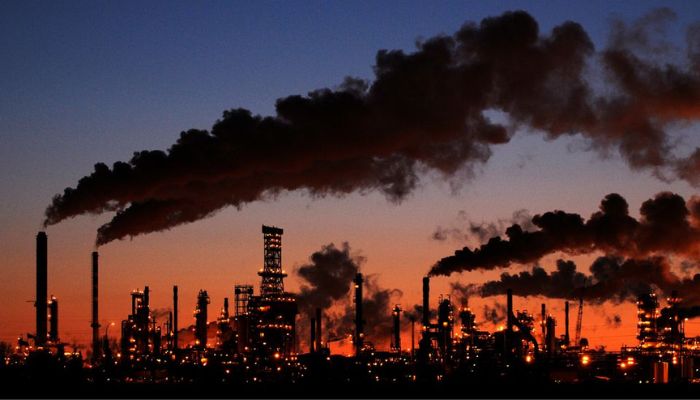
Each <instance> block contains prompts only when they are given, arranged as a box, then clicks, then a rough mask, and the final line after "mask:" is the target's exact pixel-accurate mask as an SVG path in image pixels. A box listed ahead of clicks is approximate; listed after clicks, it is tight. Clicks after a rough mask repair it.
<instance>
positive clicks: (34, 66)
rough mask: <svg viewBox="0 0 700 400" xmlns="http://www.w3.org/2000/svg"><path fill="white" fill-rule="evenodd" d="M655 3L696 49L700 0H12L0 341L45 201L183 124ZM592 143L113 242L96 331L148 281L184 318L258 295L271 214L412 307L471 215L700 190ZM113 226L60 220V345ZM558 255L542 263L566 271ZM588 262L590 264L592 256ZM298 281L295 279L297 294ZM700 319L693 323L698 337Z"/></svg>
mask: <svg viewBox="0 0 700 400" xmlns="http://www.w3.org/2000/svg"><path fill="white" fill-rule="evenodd" d="M659 6H668V7H670V8H671V9H673V10H674V11H675V12H676V13H677V14H678V19H677V24H674V25H673V26H672V29H671V31H670V36H669V37H670V39H671V40H672V41H673V43H675V44H677V45H678V46H682V43H681V39H682V37H683V32H682V27H683V26H685V25H687V24H688V23H689V22H692V21H694V20H695V19H696V18H697V17H698V16H700V5H699V4H698V3H697V2H693V1H678V2H651V1H634V2H633V1H629V2H609V1H585V2H572V1H547V2H544V1H542V2H534V3H529V2H508V1H501V2H476V1H473V2H472V1H466V2H465V1H460V2H448V1H442V2H435V3H433V2H413V1H401V2H389V1H387V2H359V1H358V2H349V3H346V2H316V1H304V2H301V1H299V2H223V1H222V2H179V1H162V2H160V1H149V2H147V3H143V2H123V1H120V2H116V1H112V2H106V1H85V2H81V1H73V2H70V3H67V2H49V1H44V2H31V1H22V2H20V1H5V2H2V3H0V72H1V73H0V88H1V90H0V171H2V172H1V173H0V193H1V195H0V271H1V272H2V277H1V278H0V303H1V304H3V307H0V340H5V341H14V340H15V339H16V337H17V335H18V334H26V333H27V332H32V331H33V330H34V322H33V321H34V315H33V312H34V308H33V306H32V303H31V301H32V299H33V298H34V276H35V275H34V237H35V234H36V232H37V231H38V230H39V229H40V228H41V222H42V219H43V218H42V217H43V212H44V209H45V208H46V206H47V205H48V204H49V202H50V200H51V198H52V196H53V195H55V194H57V193H59V192H61V191H62V190H63V189H64V188H65V187H67V186H73V185H75V183H76V182H77V180H78V179H79V178H80V177H82V176H83V175H85V174H87V173H89V172H90V171H91V170H92V166H93V164H95V163H96V162H100V161H102V162H106V163H108V164H111V163H112V162H114V161H117V160H125V159H128V158H130V157H131V155H132V153H133V152H134V151H137V150H142V149H165V148H167V147H168V146H170V145H171V144H172V143H173V142H174V140H175V139H176V138H177V136H178V134H179V132H180V131H183V130H186V129H189V128H202V129H209V128H210V127H211V125H212V123H213V122H214V121H215V120H216V119H217V118H219V117H220V115H221V113H222V111H223V110H225V109H229V108H234V107H245V108H248V109H250V110H252V111H253V112H256V113H261V114H266V115H267V114H271V113H273V112H274V101H275V100H276V99H277V98H279V97H282V96H286V95H290V94H304V93H307V92H308V91H311V90H314V89H317V88H321V87H333V86H335V85H337V84H339V83H340V82H341V81H342V79H343V78H344V77H345V76H348V75H351V76H357V77H361V78H366V79H369V78H372V65H373V61H374V56H375V54H376V51H377V50H379V49H383V48H386V49H404V50H407V51H411V50H412V49H413V48H414V43H415V40H416V39H417V38H420V37H429V36H433V35H435V34H439V33H448V34H449V33H452V32H454V31H455V30H457V29H458V28H459V26H460V25H461V24H462V23H464V22H465V21H467V20H471V21H479V20H481V19H482V18H483V17H486V16H492V15H498V14H500V13H502V12H504V11H506V10H512V9H524V10H526V11H528V12H529V13H531V14H532V15H533V16H534V17H535V18H536V19H537V20H538V21H539V23H540V31H541V32H547V31H549V30H550V29H551V28H552V27H553V26H555V25H557V24H560V23H562V22H564V21H565V20H568V19H571V20H574V21H577V22H579V23H581V24H582V25H583V27H584V28H585V29H586V31H587V32H588V33H589V35H590V36H591V39H592V40H593V42H594V43H595V45H596V47H597V48H601V47H602V46H604V44H605V42H606V38H607V32H608V27H609V23H610V21H611V18H612V17H618V18H622V19H624V20H632V19H634V18H637V17H639V16H641V15H643V14H645V13H646V12H648V11H650V10H652V9H654V8H656V7H659ZM697 128H698V127H697V126H682V127H678V135H681V136H683V137H684V140H686V141H688V142H689V143H695V142H697V140H698V138H697V136H698V135H697ZM583 148H585V143H584V142H582V141H581V139H580V138H576V137H574V138H569V139H558V140H555V141H544V140H542V139H541V138H540V137H539V136H532V135H527V134H524V135H517V136H516V137H515V138H514V139H513V140H512V141H511V142H510V143H508V144H506V145H501V146H498V147H494V155H493V157H492V159H491V160H490V161H489V163H488V164H486V165H484V167H483V168H482V169H481V170H479V171H478V173H477V174H476V176H475V177H473V178H470V179H468V178H467V177H465V178H464V185H463V187H461V188H460V189H459V190H458V191H456V192H455V191H453V190H452V189H451V188H450V186H449V185H448V184H447V183H445V182H439V181H434V180H430V179H428V180H424V183H423V185H422V186H421V187H420V188H419V190H417V191H416V192H415V193H413V194H412V195H411V196H409V197H408V198H407V199H406V200H404V201H403V202H402V203H401V204H399V205H396V204H392V203H390V202H388V201H386V200H385V198H384V197H382V196H381V195H379V194H376V193H374V194H368V195H364V196H363V195H351V196H348V197H345V198H341V199H338V198H323V199H311V198H309V197H308V196H305V195H304V194H301V193H284V194H282V195H280V196H279V198H277V199H275V200H271V201H265V202H258V203H253V204H250V205H247V206H245V207H244V208H243V209H241V210H236V209H233V208H228V209H225V210H223V211H222V212H219V213H218V214H216V215H215V216H214V217H212V218H209V219H206V220H203V221H199V222H196V223H193V224H188V225H185V226H182V227H178V228H176V229H173V230H171V231H167V232H163V233H155V234H150V235H147V236H139V237H136V238H134V239H133V240H131V241H130V240H125V241H118V242H113V243H110V244H108V245H106V246H104V247H102V248H101V249H100V254H101V261H102V264H101V274H102V275H101V289H100V290H101V303H100V315H101V322H102V324H103V326H105V325H106V324H108V323H109V321H115V322H118V321H120V320H121V319H123V318H125V316H126V314H127V313H128V310H129V304H130V303H129V302H130V300H129V292H130V290H131V289H134V288H137V287H139V288H143V286H144V285H149V286H150V287H151V289H152V290H153V295H152V299H153V303H154V304H153V305H154V307H156V308H160V307H167V306H169V301H170V288H171V286H172V285H173V284H177V285H179V287H180V299H181V303H180V304H181V310H182V311H181V316H180V319H181V321H183V322H182V324H183V325H184V324H185V323H187V322H189V321H190V319H189V318H190V315H189V314H188V313H189V310H192V309H194V304H195V300H196V299H195V296H196V293H197V291H198V290H199V289H200V288H204V289H207V290H208V292H209V294H210V296H211V298H212V306H213V309H214V310H216V309H218V308H219V307H220V306H221V304H222V302H223V297H225V296H229V297H233V294H232V291H233V290H232V288H233V285H234V284H236V283H253V284H255V285H256V290H257V285H258V282H259V278H258V277H257V276H256V275H255V274H256V271H257V270H258V269H259V268H260V266H261V264H262V237H261V233H260V225H261V224H272V225H276V226H281V227H283V228H284V229H285V235H284V237H283V244H284V250H283V263H284V265H285V269H286V270H287V271H293V269H294V267H295V266H299V265H301V264H303V263H304V262H306V261H307V259H308V256H309V255H310V254H311V253H312V252H313V251H316V250H318V249H320V248H321V246H322V245H324V244H327V243H330V242H334V243H336V244H340V243H341V242H343V241H348V242H349V243H350V246H351V247H352V249H354V250H356V251H358V252H360V253H361V254H362V255H364V256H365V257H367V262H366V264H365V265H363V272H365V273H369V274H378V275H379V281H380V283H381V284H382V285H383V286H385V287H391V288H398V289H401V290H402V291H403V298H402V299H401V300H400V302H401V303H402V304H405V305H411V304H414V303H417V302H418V301H419V295H420V278H421V277H422V276H423V275H424V274H425V273H426V271H427V269H428V268H429V267H430V265H432V264H433V263H434V262H435V261H436V260H437V259H439V258H441V257H443V256H446V255H450V254H452V252H453V251H454V250H455V249H457V248H461V247H462V246H464V243H457V242H453V241H446V242H436V241H434V240H431V238H430V236H431V234H432V232H433V231H434V230H435V228H436V226H438V225H442V226H452V225H455V224H458V223H459V220H458V218H457V217H458V213H459V212H460V211H462V210H463V211H465V212H466V214H467V215H468V216H469V217H470V218H471V219H473V220H476V221H482V220H483V221H493V220H496V219H498V218H507V217H509V216H510V215H511V213H512V212H513V211H515V210H517V209H522V208H525V209H528V210H529V211H530V212H531V213H532V214H535V213H538V212H543V211H547V210H551V209H556V208H558V209H564V210H566V211H570V212H578V213H582V214H583V215H585V216H588V215H590V214H591V213H592V212H594V211H595V210H596V209H597V206H598V203H599V201H600V199H601V198H602V197H603V196H604V195H606V194H608V193H611V192H617V193H620V194H622V195H623V196H624V197H625V198H627V200H628V201H629V203H630V209H631V210H632V211H633V214H634V215H638V212H637V211H638V209H639V206H640V204H641V202H642V201H644V200H646V199H648V198H650V197H652V196H653V195H654V194H655V193H657V192H659V191H664V190H669V191H673V192H676V193H679V194H681V195H682V196H684V197H685V198H688V197H689V196H690V195H692V194H694V193H696V191H695V190H693V188H692V187H690V186H689V185H687V184H686V183H684V182H670V183H665V182H662V181H660V180H658V179H656V178H654V177H652V176H650V174H648V173H646V172H635V171H631V170H630V169H629V168H628V167H627V166H626V164H624V163H623V162H622V161H621V160H620V158H619V157H618V156H617V155H615V154H613V155H611V157H609V158H607V159H602V158H601V157H600V156H599V155H598V154H597V153H593V152H589V151H582V150H581V149H583ZM689 148H690V146H689ZM108 217H109V216H107V215H102V216H91V217H79V218H76V219H74V220H71V221H67V222H64V223H61V224H59V225H56V226H52V227H50V228H49V229H48V231H47V233H48V235H49V292H50V293H53V294H54V295H56V296H57V297H58V298H59V303H60V307H61V312H60V314H61V322H60V323H61V325H60V336H61V338H62V339H63V340H64V341H67V342H69V343H71V342H74V341H76V342H87V341H88V338H89V335H90V327H89V319H90V304H89V300H90V292H89V290H90V286H89V279H90V276H89V271H90V264H89V263H90V252H91V251H92V250H93V243H94V239H95V230H96V228H97V227H98V226H100V225H101V224H102V223H104V222H106V221H107V220H108ZM555 259H556V256H552V257H547V258H545V259H544V260H542V262H541V264H542V265H543V266H545V267H546V268H548V269H551V268H552V267H553V262H554V260H555ZM577 260H579V261H581V262H580V265H579V270H581V269H583V270H586V269H587V263H586V262H588V261H590V260H591V258H590V257H580V258H577ZM521 268H523V267H514V268H512V269H513V270H514V271H518V270H520V269H521ZM527 268H529V266H527ZM500 272H502V271H494V272H489V273H480V272H472V273H468V274H467V273H465V274H461V275H459V276H452V277H450V278H436V279H434V280H433V282H434V283H433V293H434V294H435V295H437V294H439V293H447V291H448V283H449V282H451V281H454V280H460V281H461V282H465V283H466V282H480V281H483V280H485V279H489V278H494V277H496V276H497V275H498V274H499V273H500ZM297 287H298V280H297V279H296V278H295V277H294V276H291V277H290V278H289V279H288V280H287V288H288V289H290V290H295V289H296V288H297ZM435 301H436V298H435V297H434V298H433V302H435ZM493 301H503V299H501V298H496V297H494V298H489V299H486V300H478V299H475V300H473V301H472V306H473V308H475V309H478V308H479V307H481V306H482V305H483V304H491V303H493ZM540 302H542V299H521V298H518V299H516V307H517V308H528V309H530V310H531V311H536V310H538V309H539V307H538V304H539V303H540ZM547 303H548V304H550V308H551V309H552V310H554V311H557V312H560V310H561V309H562V308H563V305H562V304H560V303H563V302H562V301H558V300H557V301H547ZM215 314H216V312H211V313H210V315H215ZM613 314H620V315H621V317H622V325H621V326H620V327H618V328H615V329H612V328H610V327H608V326H606V323H605V319H606V316H611V315H613ZM477 318H478V319H481V313H480V312H477ZM634 318H635V315H634V311H633V307H632V306H631V305H619V306H613V305H608V306H605V307H590V308H588V310H587V313H586V315H585V317H584V319H585V322H586V323H585V325H584V336H588V337H589V339H590V341H591V344H592V345H601V344H607V345H608V346H609V348H615V347H617V346H619V345H620V344H622V343H626V344H634V343H635V342H636V341H635V339H634V336H635V324H636V321H635V319H634ZM696 328H700V325H698V323H697V322H694V321H691V322H690V324H689V328H688V331H689V333H691V334H695V333H697V332H698V331H700V329H696ZM116 330H117V329H114V331H113V332H114V333H116Z"/></svg>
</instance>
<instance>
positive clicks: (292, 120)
mask: <svg viewBox="0 0 700 400" xmlns="http://www.w3.org/2000/svg"><path fill="white" fill-rule="evenodd" d="M669 15H670V11H668V10H661V11H657V12H655V13H652V14H651V15H649V16H647V17H645V18H644V19H642V20H640V21H638V22H636V23H634V24H632V25H626V24H624V23H622V22H619V23H617V24H616V25H615V26H614V30H613V33H612V35H611V40H610V44H609V45H608V46H607V47H606V48H604V49H602V50H601V51H596V50H595V49H594V46H593V44H592V42H591V40H590V38H589V37H588V34H587V33H586V32H585V31H584V30H583V28H582V27H581V26H580V25H579V24H577V23H575V22H570V21H567V22H564V23H562V24H561V25H559V26H556V27H554V28H553V29H552V30H551V31H550V32H545V33H543V32H540V30H539V27H538V24H537V21H535V20H534V19H533V18H532V17H531V16H530V15H529V14H527V13H526V12H523V11H515V12H507V13H504V14H502V15H500V16H497V17H489V18H485V19H483V20H482V21H481V22H480V23H479V24H476V23H473V22H467V23H465V24H464V25H463V26H462V27H461V28H460V29H459V30H458V31H457V32H456V33H454V34H453V35H451V36H448V35H439V36H435V37H432V38H429V39H427V40H424V41H421V42H420V43H418V45H417V50H416V51H415V52H413V53H405V52H403V51H401V50H380V51H379V52H378V53H377V56H376V59H375V64H374V74H375V77H374V80H373V81H371V82H365V81H362V80H359V79H355V78H346V79H345V81H344V82H343V83H342V84H341V85H340V86H339V87H337V88H335V89H319V90H315V91H312V92H310V93H309V94H308V95H306V96H300V95H294V96H289V97H285V98H281V99H279V100H277V102H276V114H275V115H274V116H267V117H263V116H259V115H253V114H252V113H251V112H250V111H248V110H246V109H242V108H238V109H232V110H229V111H225V112H224V113H223V116H222V118H221V119H220V120H218V121H216V123H214V125H213V127H212V128H211V130H210V131H206V130H199V129H190V130H187V131H184V132H182V133H181V134H180V137H179V139H178V140H177V141H176V142H175V144H173V145H172V146H171V147H170V148H169V149H168V150H167V151H160V150H154V151H139V152H136V153H134V156H133V157H132V158H131V159H130V160H129V161H128V162H117V163H115V164H114V165H113V166H112V167H111V168H110V167H109V166H107V165H105V164H103V163H98V164H96V165H95V170H94V171H93V172H92V173H91V174H90V175H87V176H85V177H83V178H82V179H80V180H79V181H78V183H77V185H76V186H75V187H68V188H66V189H65V190H64V191H63V193H61V194H58V195H56V196H55V197H54V199H53V201H52V203H51V205H50V206H49V207H48V208H47V210H46V213H45V217H46V218H45V221H44V224H45V225H53V224H56V223H59V222H61V221H63V220H65V219H67V218H71V217H74V216H78V215H83V214H101V213H104V212H116V214H115V215H114V217H113V218H112V220H111V221H110V222H108V223H106V224H105V225H103V226H101V227H100V228H99V229H98V234H97V240H96V242H97V245H102V244H105V243H109V242H110V241H112V240H116V239H121V238H124V237H127V236H128V237H132V236H136V235H139V234H145V233H149V232H155V231H162V230H167V229H170V228H173V227H175V226H178V225H180V224H185V223H189V222H193V221H197V220H199V219H202V218H205V217H208V216H211V215H213V214H214V213H216V212H217V211H219V210H220V209H222V208H224V207H226V206H235V207H237V208H240V207H243V206H244V205H245V204H247V203H250V202H254V201H258V200H261V199H266V198H271V197H274V196H275V195H277V194H279V193H281V192H284V191H295V190H303V191H306V192H308V193H309V194H310V195H312V196H325V195H333V196H343V195H346V194H349V193H358V192H359V193H367V192H370V191H380V192H382V193H384V194H385V195H386V197H387V198H388V199H389V200H391V201H400V200H401V199H403V198H405V197H406V196H407V195H408V194H409V193H411V191H412V190H413V189H414V188H415V187H416V185H417V184H418V183H419V181H420V177H421V176H423V173H424V172H426V171H427V172H431V171H432V172H437V174H438V175H441V176H443V177H445V178H446V179H457V178H456V177H459V176H468V175H469V174H468V173H467V174H464V173H463V172H465V171H466V172H469V171H471V170H472V169H473V168H474V167H476V166H479V165H480V164H483V163H485V162H486V161H488V159H489V157H490V155H491V149H492V146H494V145H498V144H503V143H507V142H508V141H509V140H510V139H511V137H512V136H513V135H514V134H515V132H516V131H518V130H519V128H531V129H523V130H527V131H534V132H538V133H540V134H542V135H544V136H545V137H546V138H557V137H560V136H565V135H574V134H579V135H581V136H582V137H583V138H585V139H586V140H588V141H589V142H590V144H591V147H592V148H595V149H597V150H599V151H600V152H601V154H604V155H605V154H608V153H610V152H611V151H613V152H615V151H616V152H619V153H620V155H621V156H622V157H623V158H624V159H625V160H626V162H627V163H628V164H629V166H630V167H631V168H633V169H637V170H646V171H652V172H654V173H656V174H657V175H659V176H662V175H664V174H665V175H668V177H671V178H680V179H684V180H687V181H688V182H690V183H691V184H694V185H700V180H699V179H698V178H697V177H698V176H700V174H698V173H697V172H698V171H700V149H696V150H695V151H694V152H693V153H692V154H691V155H690V156H689V157H687V158H678V156H676V155H674V153H673V151H674V150H675V145H674V142H673V141H672V140H671V139H670V137H669V134H668V132H667V128H668V127H669V126H671V125H673V124H677V123H678V122H686V121H691V122H692V121H696V120H697V119H698V116H699V115H700V76H699V72H698V71H700V69H698V68H696V66H695V64H693V63H694V62H696V61H697V59H698V57H699V54H698V46H697V41H696V40H695V39H696V37H697V35H688V38H689V46H688V51H687V61H684V62H683V63H682V64H679V65H676V64H673V63H671V62H670V61H669V60H665V59H664V60H661V62H656V61H655V60H654V59H653V58H649V57H646V55H648V54H661V53H659V52H658V51H657V49H656V47H655V46H653V43H654V41H653V40H651V38H655V37H658V36H662V35H659V34H658V32H656V27H657V26H658V25H659V24H658V22H659V21H661V22H664V21H667V20H668V18H669ZM649 27H651V28H654V29H653V31H651V32H650V30H649ZM594 63H602V68H600V70H601V71H604V72H603V74H602V76H593V77H591V76H588V75H590V74H588V71H590V68H588V67H589V66H590V64H594ZM601 81H602V84H603V86H604V87H605V91H604V92H603V93H596V91H595V90H593V85H592V82H596V83H600V82H601ZM491 110H497V111H500V112H502V113H504V115H506V116H507V117H508V118H509V120H510V121H509V123H508V124H506V125H501V124H498V123H496V122H494V121H491V120H490V119H489V118H488V117H487V112H488V111H491ZM431 175H432V174H431ZM453 182H454V181H453ZM573 222H574V223H575V222H576V221H573Z"/></svg>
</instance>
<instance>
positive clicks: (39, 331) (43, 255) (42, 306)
mask: <svg viewBox="0 0 700 400" xmlns="http://www.w3.org/2000/svg"><path fill="white" fill-rule="evenodd" d="M47 242H48V239H47V237H46V232H39V233H38V234H37V235H36V299H35V302H34V306H35V307H36V334H35V336H34V343H35V345H36V347H41V346H44V345H45V344H46V337H47V332H46V322H47V310H46V307H47V301H46V295H47V292H48V288H47V286H48V277H47V275H48V243H47Z"/></svg>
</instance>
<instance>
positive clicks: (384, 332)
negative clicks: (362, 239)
mask: <svg viewBox="0 0 700 400" xmlns="http://www.w3.org/2000/svg"><path fill="white" fill-rule="evenodd" d="M309 261H310V263H308V264H304V265H302V266H301V267H299V268H298V269H297V270H296V274H297V275H298V276H299V278H301V279H302V284H301V287H300V290H299V293H298V295H297V301H298V304H299V309H300V314H301V315H302V319H301V321H300V324H299V327H300V332H301V341H302V342H306V341H307V340H308V338H307V337H308V334H307V333H308V325H309V324H308V320H309V318H310V317H312V316H313V314H314V312H315V309H316V308H321V309H323V310H324V317H325V318H324V321H323V324H324V325H325V326H324V328H323V329H324V331H325V333H324V335H327V336H329V337H334V338H340V337H346V336H348V335H349V334H352V333H353V332H354V329H355V328H354V327H355V307H354V302H353V301H352V295H353V294H352V288H353V287H354V283H353V279H354V278H355V275H356V274H357V273H358V272H360V267H361V266H362V264H363V263H364V262H365V261H366V259H365V257H363V256H360V255H357V254H353V252H352V249H351V247H350V245H349V244H348V243H347V242H343V244H342V246H341V248H337V247H335V245H334V244H333V243H330V244H328V245H325V246H323V247H322V248H321V250H319V251H317V252H315V253H313V254H312V255H311V256H310V257H309ZM401 295H402V292H401V291H400V290H398V289H385V288H383V287H381V286H380V285H379V282H378V280H377V277H376V276H374V275H366V276H365V283H364V293H363V301H362V305H363V307H364V308H363V313H364V317H365V318H364V319H365V334H366V336H367V337H368V338H369V340H374V341H375V343H377V342H384V341H386V340H388V338H389V335H390V334H391V326H392V320H391V309H392V307H393V305H394V303H395V302H396V301H397V300H398V299H399V298H400V297H401ZM336 306H337V307H336Z"/></svg>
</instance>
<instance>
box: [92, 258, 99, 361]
mask: <svg viewBox="0 0 700 400" xmlns="http://www.w3.org/2000/svg"><path fill="white" fill-rule="evenodd" d="M98 265H99V255H98V254H97V252H96V251H93V252H92V324H90V326H91V327H92V362H93V363H94V362H96V361H97V359H98V358H99V356H100V323H99V322H98V321H99V317H98V313H97V295H98V292H97V279H98V275H97V274H98Z"/></svg>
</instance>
